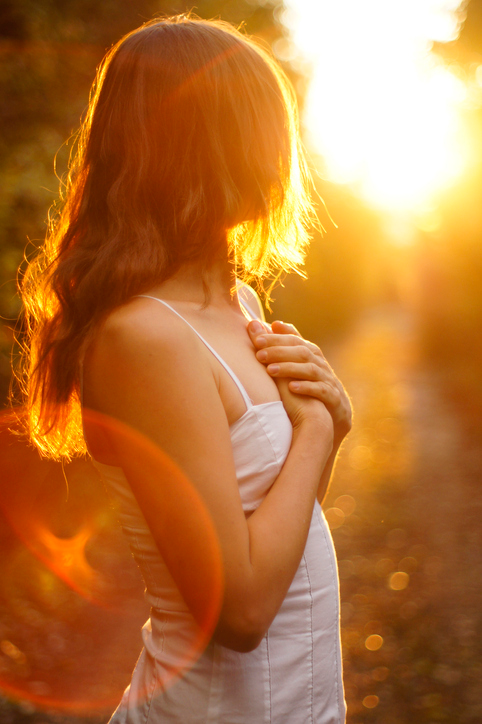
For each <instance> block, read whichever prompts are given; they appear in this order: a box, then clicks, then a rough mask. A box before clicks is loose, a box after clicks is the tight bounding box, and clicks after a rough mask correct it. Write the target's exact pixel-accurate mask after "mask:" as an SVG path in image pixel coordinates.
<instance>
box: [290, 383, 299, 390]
mask: <svg viewBox="0 0 482 724" xmlns="http://www.w3.org/2000/svg"><path fill="white" fill-rule="evenodd" d="M290 387H291V389H292V390H299V389H300V383H299V382H292V383H291V385H290Z"/></svg>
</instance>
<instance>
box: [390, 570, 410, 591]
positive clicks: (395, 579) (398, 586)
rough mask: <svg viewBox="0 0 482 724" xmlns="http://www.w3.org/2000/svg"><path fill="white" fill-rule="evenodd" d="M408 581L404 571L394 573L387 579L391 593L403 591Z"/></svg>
mask: <svg viewBox="0 0 482 724" xmlns="http://www.w3.org/2000/svg"><path fill="white" fill-rule="evenodd" d="M409 581H410V576H409V575H408V573H405V571H396V572H395V573H392V575H391V576H390V578H389V581H388V585H389V587H390V588H391V589H392V591H403V590H404V589H405V588H406V587H407V586H408V583H409Z"/></svg>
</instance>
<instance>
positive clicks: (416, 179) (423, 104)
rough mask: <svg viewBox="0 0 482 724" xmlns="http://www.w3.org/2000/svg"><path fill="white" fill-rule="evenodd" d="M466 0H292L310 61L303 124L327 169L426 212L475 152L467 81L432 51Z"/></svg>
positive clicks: (291, 24)
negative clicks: (466, 117)
mask: <svg viewBox="0 0 482 724" xmlns="http://www.w3.org/2000/svg"><path fill="white" fill-rule="evenodd" d="M464 7H465V3H464V2H461V0H407V1H406V2H403V3H400V2H394V0H366V2H363V3H360V2H359V0H337V1H336V2H334V0H331V1H330V0H319V1H318V2H316V3H315V2H312V0H289V2H287V3H286V7H285V10H284V11H283V12H282V16H281V21H282V22H283V23H284V24H285V25H286V27H287V28H289V30H290V32H291V37H292V41H293V43H294V44H295V47H296V48H297V49H298V50H299V51H300V52H301V53H302V54H303V57H304V58H305V59H306V60H305V62H306V61H308V62H309V63H310V66H311V82H310V86H309V90H308V94H307V98H306V105H305V113H304V118H303V121H304V125H305V131H306V135H307V141H308V144H309V146H310V148H311V149H313V150H314V151H315V153H317V154H319V155H320V156H321V158H322V169H321V172H322V175H323V176H324V177H325V178H327V179H328V180H330V181H334V182H338V183H346V184H351V185H353V186H355V187H356V188H357V189H358V191H359V192H360V193H361V195H362V196H363V197H364V198H365V199H366V200H367V201H368V202H369V203H370V204H371V205H373V206H376V207H379V208H382V209H385V210H388V211H391V212H400V211H410V212H415V213H418V212H420V210H423V209H424V208H429V207H430V206H431V205H432V204H433V200H434V198H436V196H437V193H438V192H440V191H441V190H443V189H446V188H448V187H450V186H451V185H452V184H453V183H454V181H455V180H456V179H457V178H458V177H459V176H460V175H461V173H462V172H463V171H464V170H465V168H466V166H467V163H468V160H469V149H468V141H467V132H466V128H465V124H464V115H463V112H462V109H463V108H464V104H465V107H466V106H467V94H468V88H467V82H466V79H465V78H463V77H462V76H461V73H460V69H459V68H458V67H455V66H454V65H447V64H446V63H444V61H443V60H442V59H441V58H440V57H438V56H437V55H436V54H435V53H434V52H433V50H432V45H433V42H434V41H437V42H439V43H445V42H450V41H453V40H455V39H456V38H457V37H458V35H459V33H460V30H461V28H462V25H463V22H464V19H465V13H464Z"/></svg>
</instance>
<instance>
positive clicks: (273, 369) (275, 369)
mask: <svg viewBox="0 0 482 724" xmlns="http://www.w3.org/2000/svg"><path fill="white" fill-rule="evenodd" d="M267 370H268V372H269V373H270V374H272V375H275V374H276V373H277V372H279V365H268V367H267Z"/></svg>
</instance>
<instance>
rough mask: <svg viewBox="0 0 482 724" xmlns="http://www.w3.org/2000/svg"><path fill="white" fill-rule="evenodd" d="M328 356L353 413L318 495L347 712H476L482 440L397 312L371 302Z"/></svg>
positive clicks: (373, 718)
mask: <svg viewBox="0 0 482 724" xmlns="http://www.w3.org/2000/svg"><path fill="white" fill-rule="evenodd" d="M335 364H336V369H337V372H338V373H339V375H340V377H341V378H342V379H343V381H344V382H345V384H346V387H347V389H348V390H349V392H350V394H351V396H352V399H353V403H354V409H355V413H356V417H355V426H354V429H353V431H352V433H351V435H350V437H349V439H348V440H347V443H346V446H345V449H344V451H343V452H342V455H341V458H340V461H339V464H338V468H337V471H336V475H335V480H334V483H333V486H332V489H331V491H330V494H329V498H328V500H327V506H326V507H327V508H328V510H327V517H328V519H329V521H330V523H331V525H332V526H333V537H334V540H335V545H336V548H337V554H338V557H339V565H340V580H341V597H342V627H343V644H344V661H345V683H346V694H347V701H348V704H349V716H348V723H349V724H361V723H363V724H364V723H365V722H377V724H405V723H406V722H411V723H412V722H413V723H414V724H417V723H418V722H420V723H422V722H424V723H432V722H433V723H435V722H449V723H450V724H459V723H460V724H462V723H463V724H468V723H470V724H480V722H482V686H481V684H480V681H481V680H482V664H481V663H480V662H481V661H482V659H481V649H482V644H481V637H480V633H481V631H480V625H481V610H482V554H481V549H482V546H481V543H482V525H481V522H480V520H481V514H482V498H481V496H480V494H479V489H480V484H481V473H482V450H481V449H480V447H477V446H476V445H475V444H474V443H472V445H470V444H469V443H468V441H467V440H466V437H465V436H464V434H463V428H462V424H461V421H460V420H459V419H458V417H457V416H456V414H455V412H454V411H453V410H452V409H451V408H450V407H449V405H448V404H447V403H445V402H444V398H443V394H441V390H440V386H439V385H440V383H438V382H437V378H436V376H435V375H434V374H430V373H429V371H428V370H425V369H423V367H422V366H421V365H420V363H419V361H418V359H417V348H416V340H415V335H414V333H413V329H412V325H411V322H410V318H409V316H408V315H406V314H404V313H402V312H400V310H396V309H385V310H379V311H376V312H372V313H371V314H370V316H368V317H367V318H366V319H364V320H363V322H362V323H361V324H360V325H359V327H358V328H357V329H356V330H355V332H354V333H353V334H352V336H351V337H350V338H349V339H348V340H347V341H346V342H345V344H344V345H343V347H342V348H340V349H339V350H338V351H337V352H336V354H335ZM477 634H479V635H477Z"/></svg>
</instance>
